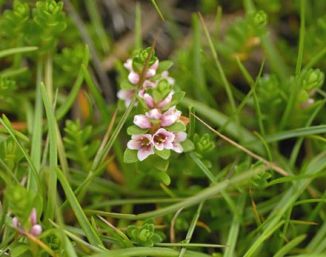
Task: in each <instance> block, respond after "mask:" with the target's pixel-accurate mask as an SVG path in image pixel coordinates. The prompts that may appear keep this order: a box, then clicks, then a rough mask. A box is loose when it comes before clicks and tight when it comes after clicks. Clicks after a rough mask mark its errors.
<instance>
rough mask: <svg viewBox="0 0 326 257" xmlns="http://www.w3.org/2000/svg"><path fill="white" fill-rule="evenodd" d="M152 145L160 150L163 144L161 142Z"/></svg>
mask: <svg viewBox="0 0 326 257" xmlns="http://www.w3.org/2000/svg"><path fill="white" fill-rule="evenodd" d="M154 146H155V148H156V149H157V150H159V151H162V150H163V149H164V144H162V143H155V144H154Z"/></svg>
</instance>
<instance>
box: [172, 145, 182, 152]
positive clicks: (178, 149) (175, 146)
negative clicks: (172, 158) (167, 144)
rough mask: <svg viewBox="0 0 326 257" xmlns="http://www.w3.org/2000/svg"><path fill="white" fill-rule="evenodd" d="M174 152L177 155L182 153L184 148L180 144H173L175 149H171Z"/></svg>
mask: <svg viewBox="0 0 326 257" xmlns="http://www.w3.org/2000/svg"><path fill="white" fill-rule="evenodd" d="M171 149H172V150H173V151H175V152H177V153H182V152H183V147H182V145H181V144H179V143H174V144H173V148H171Z"/></svg>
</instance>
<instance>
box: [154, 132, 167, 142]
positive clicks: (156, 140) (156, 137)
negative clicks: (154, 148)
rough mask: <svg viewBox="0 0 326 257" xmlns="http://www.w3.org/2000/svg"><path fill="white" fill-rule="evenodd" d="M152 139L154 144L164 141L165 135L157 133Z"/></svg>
mask: <svg viewBox="0 0 326 257" xmlns="http://www.w3.org/2000/svg"><path fill="white" fill-rule="evenodd" d="M154 141H155V143H156V144H162V143H164V142H165V141H166V136H165V135H163V134H158V135H155V136H154Z"/></svg>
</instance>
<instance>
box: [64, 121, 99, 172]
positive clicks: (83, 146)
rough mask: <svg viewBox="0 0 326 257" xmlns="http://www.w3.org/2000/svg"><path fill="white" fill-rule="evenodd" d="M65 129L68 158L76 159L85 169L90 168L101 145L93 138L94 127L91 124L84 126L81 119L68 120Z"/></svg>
mask: <svg viewBox="0 0 326 257" xmlns="http://www.w3.org/2000/svg"><path fill="white" fill-rule="evenodd" d="M64 131H65V133H66V134H65V137H64V139H63V140H64V144H65V148H66V151H67V156H68V158H69V159H70V160H73V161H75V162H76V163H77V164H78V165H79V166H80V167H82V169H83V170H85V171H87V170H89V168H90V165H91V163H92V159H93V157H94V155H95V153H96V151H97V148H98V146H99V142H98V141H97V140H94V139H93V128H92V127H91V126H86V127H84V128H82V127H81V125H80V122H79V121H71V120H68V121H67V122H66V126H65V128H64Z"/></svg>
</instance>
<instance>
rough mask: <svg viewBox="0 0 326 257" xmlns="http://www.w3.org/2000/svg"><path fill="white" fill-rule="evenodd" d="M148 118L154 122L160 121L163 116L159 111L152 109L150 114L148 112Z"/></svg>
mask: <svg viewBox="0 0 326 257" xmlns="http://www.w3.org/2000/svg"><path fill="white" fill-rule="evenodd" d="M146 116H147V117H148V118H150V119H152V120H159V119H160V118H161V117H162V114H161V113H160V111H159V110H158V109H152V110H150V111H149V112H146Z"/></svg>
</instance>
